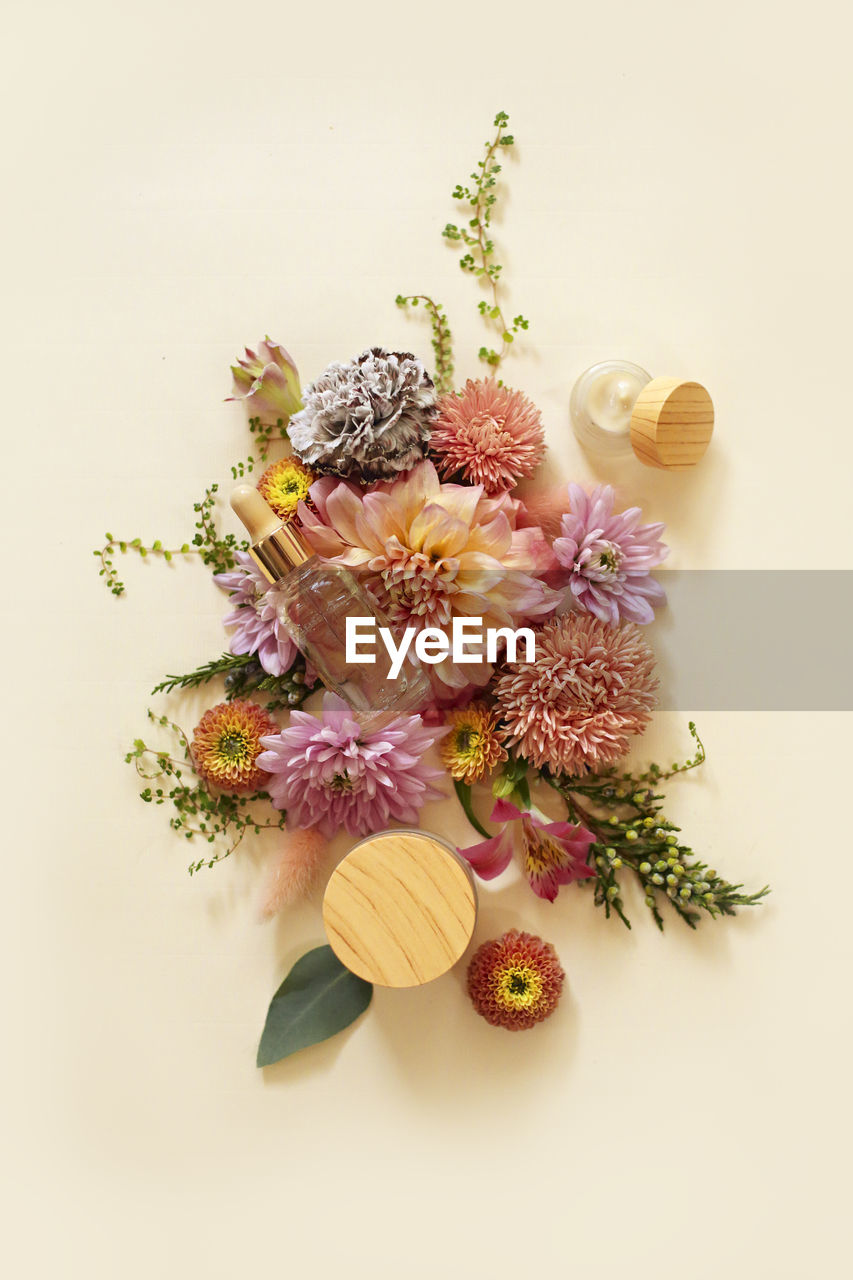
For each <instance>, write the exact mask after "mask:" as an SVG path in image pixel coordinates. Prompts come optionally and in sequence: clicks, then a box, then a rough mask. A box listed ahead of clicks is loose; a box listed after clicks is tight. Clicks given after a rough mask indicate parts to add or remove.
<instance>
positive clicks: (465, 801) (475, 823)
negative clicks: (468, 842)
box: [453, 778, 491, 840]
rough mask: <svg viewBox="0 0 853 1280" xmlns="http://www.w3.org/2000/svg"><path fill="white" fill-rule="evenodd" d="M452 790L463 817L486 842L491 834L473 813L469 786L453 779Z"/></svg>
mask: <svg viewBox="0 0 853 1280" xmlns="http://www.w3.org/2000/svg"><path fill="white" fill-rule="evenodd" d="M453 788H454V790H455V792H456V796H457V798H458V800H459V803H460V804H461V805H462V808H463V809H464V811H465V817H466V818H467V819H468V821H469V822H470V823H471V826H472V827H473V828H474V830H475V831H479V833H480V835H481V836H485V837H486V839H487V840H488V839H489V837H490V835H491V832H489V831H487V830H486V828H485V827H484V826H483V824H482V822H481V821H480V819H479V818H478V817H477V815H476V813H475V812H474V805H473V803H472V801H471V786H470V783H468V782H463V781H462V780H461V779H460V778H454V779H453Z"/></svg>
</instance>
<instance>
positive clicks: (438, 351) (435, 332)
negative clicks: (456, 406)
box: [395, 293, 453, 395]
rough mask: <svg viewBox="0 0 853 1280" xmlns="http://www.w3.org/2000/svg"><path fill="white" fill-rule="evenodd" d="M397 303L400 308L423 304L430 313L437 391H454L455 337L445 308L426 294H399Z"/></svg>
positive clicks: (441, 393) (442, 393) (442, 392)
mask: <svg viewBox="0 0 853 1280" xmlns="http://www.w3.org/2000/svg"><path fill="white" fill-rule="evenodd" d="M395 301H396V303H397V306H398V307H416V306H418V304H419V303H421V302H422V303H423V304H424V307H425V308H426V310H427V312H428V313H429V321H430V327H431V328H432V349H433V352H434V353H435V389H436V391H437V392H438V394H439V395H444V394H445V393H446V392H448V391H451V390H452V389H453V335H452V334H451V332H450V325H449V324H448V323H447V316H446V314H445V311H444V308H443V307H442V305H441V303H439V302H434V301H433V299H432V298H430V297H427V295H426V294H424V293H417V294H411V295H409V296H408V297H404V296H403V294H402V293H398V294H397V297H396V299H395Z"/></svg>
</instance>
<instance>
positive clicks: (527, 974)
mask: <svg viewBox="0 0 853 1280" xmlns="http://www.w3.org/2000/svg"><path fill="white" fill-rule="evenodd" d="M565 980H566V975H565V972H564V970H563V966H562V965H561V964H560V961H559V958H558V956H557V953H556V951H555V950H554V948H553V947H552V946H551V944H550V942H543V941H542V939H541V938H537V937H536V936H535V935H534V934H532V933H520V932H519V931H518V930H517V929H510V930H509V931H508V932H507V933H505V934H503V936H502V937H500V938H495V939H493V940H492V941H491V942H484V943H483V945H482V946H481V947H480V948H478V950H477V951H475V953H474V955H473V957H472V960H471V963H470V964H469V966H468V995H469V996H470V997H471V1003H472V1004H473V1005H474V1008H475V1009H476V1010H477V1012H478V1013H479V1014H480V1016H481V1017H482V1018H485V1019H486V1022H489V1023H491V1025H492V1026H493V1027H503V1028H504V1029H505V1030H507V1031H526V1030H527V1029H528V1028H529V1027H533V1026H535V1025H536V1023H537V1022H542V1021H543V1019H545V1018H547V1017H549V1016H550V1015H551V1014H552V1013H553V1012H554V1010H555V1008H556V1007H557V1002H558V1001H559V999H560V995H561V994H562V990H563V983H564V982H565Z"/></svg>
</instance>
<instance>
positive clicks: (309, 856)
mask: <svg viewBox="0 0 853 1280" xmlns="http://www.w3.org/2000/svg"><path fill="white" fill-rule="evenodd" d="M325 852H326V840H325V837H324V836H323V835H322V833H321V832H320V831H318V830H317V828H316V827H305V828H303V829H300V830H297V831H288V832H287V834H286V835H285V841H284V845H283V847H282V849H281V850H280V852H279V853H278V855H277V856H276V859H275V861H274V862H273V864H272V866H271V867H270V870H269V874H268V876H267V880H266V883H265V885H264V888H263V892H262V894H261V898H260V902H259V904H258V914H259V916H260V918H261V920H271V919H272V918H273V916H276V915H278V913H279V911H281V910H282V908H283V907H288V906H291V905H292V904H293V903H294V902H298V901H299V899H300V898H305V897H307V896H308V894H309V893H310V892H311V891H312V889H314V888H316V886H317V882H318V880H319V878H320V870H321V867H322V863H323V854H324V853H325Z"/></svg>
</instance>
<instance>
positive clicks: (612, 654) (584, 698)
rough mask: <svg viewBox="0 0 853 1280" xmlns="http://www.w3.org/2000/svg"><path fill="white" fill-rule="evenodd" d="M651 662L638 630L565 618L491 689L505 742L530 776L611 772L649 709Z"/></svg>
mask: <svg viewBox="0 0 853 1280" xmlns="http://www.w3.org/2000/svg"><path fill="white" fill-rule="evenodd" d="M654 666H655V660H654V655H653V653H652V651H651V649H650V648H649V646H648V644H647V643H646V641H645V640H644V639H643V636H642V634H641V632H640V630H639V628H638V627H636V626H634V624H633V623H631V622H628V623H625V624H624V626H621V627H611V626H609V625H608V624H607V623H606V622H602V621H601V620H600V619H599V618H595V617H593V616H592V615H591V614H579V613H570V614H568V615H567V616H566V617H563V618H559V619H557V620H555V621H553V622H549V623H547V624H546V625H545V626H544V627H543V628H542V630H541V631H540V632H539V633H538V635H537V637H536V661H535V662H519V663H512V664H510V666H509V667H508V669H507V671H506V673H505V674H504V675H502V676H501V677H500V679H499V680H498V682H497V686H496V690H495V692H496V695H497V700H498V706H499V708H500V711H501V713H502V718H503V723H504V727H505V728H506V730H507V734H508V742H509V743H510V744H512V745H517V746H518V748H519V750H520V751H521V754H522V755H523V756H525V757H526V758H527V759H528V760H529V761H531V763H532V764H534V765H536V766H537V768H541V767H542V766H543V765H547V766H548V767H549V768H551V769H555V770H559V771H560V772H563V773H568V774H575V773H582V772H583V771H584V769H585V768H586V767H587V766H590V767H593V768H594V767H596V766H600V765H609V764H613V763H614V761H616V760H618V759H620V757H621V756H623V755H624V754H625V752H626V751H627V750H628V746H629V738H630V737H631V736H632V735H633V734H636V733H641V732H642V730H643V729H645V727H646V725H647V724H648V722H649V719H650V716H651V712H652V708H653V707H654V705H655V691H656V690H657V687H658V681H657V679H656V678H655V675H654Z"/></svg>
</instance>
